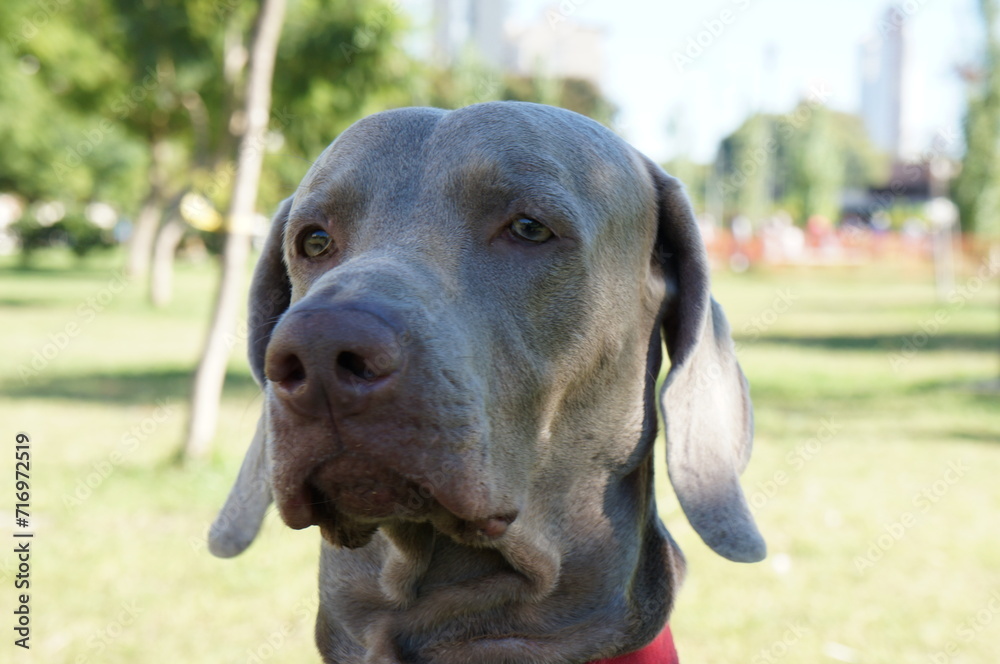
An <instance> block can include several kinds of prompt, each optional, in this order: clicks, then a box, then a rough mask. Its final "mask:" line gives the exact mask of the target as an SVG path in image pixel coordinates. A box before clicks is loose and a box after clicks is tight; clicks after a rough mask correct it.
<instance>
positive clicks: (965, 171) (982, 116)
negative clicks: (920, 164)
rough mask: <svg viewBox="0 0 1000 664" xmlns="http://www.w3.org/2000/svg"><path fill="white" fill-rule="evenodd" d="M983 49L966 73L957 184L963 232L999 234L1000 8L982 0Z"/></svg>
mask: <svg viewBox="0 0 1000 664" xmlns="http://www.w3.org/2000/svg"><path fill="white" fill-rule="evenodd" d="M979 5H980V11H981V12H982V17H983V23H984V26H985V33H986V34H985V48H984V53H983V61H982V64H981V66H980V67H974V68H969V69H967V70H966V71H965V79H966V81H968V83H969V101H968V107H967V109H966V114H965V122H964V132H965V145H966V148H965V156H964V157H963V158H962V171H961V173H960V174H959V176H958V178H957V181H956V182H955V188H954V194H955V202H956V203H957V205H958V209H959V219H960V221H961V225H962V230H963V231H966V232H970V233H981V234H985V235H989V236H992V237H997V236H1000V37H998V35H997V30H998V29H1000V24H998V19H1000V6H998V2H997V0H980V3H979Z"/></svg>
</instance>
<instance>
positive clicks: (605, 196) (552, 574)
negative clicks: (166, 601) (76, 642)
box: [210, 102, 765, 664]
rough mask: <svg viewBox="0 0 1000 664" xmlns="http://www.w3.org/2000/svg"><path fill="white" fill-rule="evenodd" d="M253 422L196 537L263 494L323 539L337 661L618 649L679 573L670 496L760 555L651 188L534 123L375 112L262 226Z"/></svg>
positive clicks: (229, 533) (737, 406)
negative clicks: (258, 403) (663, 492)
mask: <svg viewBox="0 0 1000 664" xmlns="http://www.w3.org/2000/svg"><path fill="white" fill-rule="evenodd" d="M249 326H250V352H249V354H250V364H251V367H252V369H253V373H254V376H255V377H256V379H257V381H258V382H259V383H260V384H261V386H262V387H263V391H264V397H265V405H264V414H263V416H262V417H261V423H260V425H259V427H258V432H257V435H256V436H255V438H254V440H253V443H252V444H251V446H250V449H249V451H248V452H247V456H246V459H245V460H244V462H243V466H242V468H241V470H240V473H239V477H238V478H237V480H236V484H235V486H234V488H233V490H232V493H231V494H230V496H229V499H228V500H227V502H226V505H225V507H224V508H223V510H222V512H221V514H220V515H219V518H218V519H217V520H216V522H215V523H214V524H213V526H212V530H211V533H210V545H211V550H212V551H213V553H215V554H216V555H219V556H223V557H228V556H233V555H236V554H238V553H240V552H241V551H243V550H244V549H245V548H246V547H247V546H248V545H249V544H250V542H251V541H252V540H253V538H254V537H255V536H256V533H257V530H258V528H259V526H260V523H261V520H262V519H263V517H264V514H265V512H266V511H267V509H268V506H269V505H270V503H271V501H272V496H273V500H275V501H276V502H277V506H278V510H279V512H280V514H281V518H282V519H283V520H284V521H285V523H286V524H288V526H290V527H292V528H296V529H298V528H306V527H308V526H312V525H317V526H319V529H320V532H321V533H322V536H323V539H324V540H325V541H324V543H323V545H322V561H321V572H320V588H319V595H320V608H319V616H318V619H317V625H316V637H317V643H318V646H319V649H320V651H321V653H322V656H323V658H324V660H325V661H326V662H336V663H338V664H360V663H362V662H364V663H366V664H373V663H376V662H378V663H399V664H402V663H406V664H470V663H474V664H536V663H537V664H541V663H544V664H560V663H570V662H591V661H595V660H600V659H602V658H614V657H617V656H619V655H623V654H625V653H631V652H633V651H636V650H640V649H642V648H643V647H644V646H645V645H646V644H648V643H649V642H650V641H652V640H653V639H654V637H656V636H657V635H658V634H659V633H660V632H661V630H662V629H663V628H664V625H665V623H666V621H667V617H668V615H669V614H670V611H671V607H672V605H673V599H674V595H675V594H676V592H677V589H678V587H679V586H680V584H681V581H682V578H683V576H684V559H683V557H682V555H681V553H680V551H679V549H678V548H677V546H676V544H675V543H674V542H673V540H672V539H671V537H670V535H669V534H668V533H667V531H666V529H665V528H664V526H663V524H662V523H661V521H660V519H659V517H658V516H657V512H656V503H655V500H654V485H653V445H654V441H655V439H656V436H657V417H656V407H655V405H654V403H655V400H656V395H655V394H654V392H655V381H656V378H657V376H658V375H659V372H660V365H661V360H662V346H663V345H664V344H665V346H666V349H667V353H668V355H669V359H670V371H669V372H668V374H667V376H666V379H665V380H664V383H663V387H662V389H661V390H660V392H659V403H660V407H661V409H662V416H663V422H664V429H665V435H666V445H667V464H668V470H669V474H670V479H671V482H672V483H673V487H674V490H675V491H676V494H677V497H678V499H679V500H680V504H681V506H682V508H683V510H684V513H685V514H686V516H687V518H688V520H689V521H690V523H691V525H692V526H693V527H694V529H695V530H696V531H697V532H698V534H699V535H700V536H701V538H702V539H703V540H704V541H705V542H706V543H707V544H708V545H709V546H710V547H711V548H712V549H714V550H715V551H716V552H717V553H719V554H721V555H722V556H725V557H726V558H729V559H731V560H734V561H742V562H753V561H758V560H761V559H762V558H763V557H764V555H765V545H764V542H763V539H762V538H761V536H760V534H759V532H758V530H757V528H756V526H755V524H754V522H753V518H752V516H751V514H750V511H749V509H748V507H747V503H746V500H745V498H744V496H743V492H742V490H741V488H740V485H739V481H738V478H739V475H740V473H741V472H742V471H743V469H744V467H745V466H746V463H747V461H748V459H749V456H750V448H751V441H752V438H753V433H752V429H753V416H752V410H751V404H750V399H749V395H748V387H747V383H746V379H745V378H744V377H743V374H742V372H741V370H740V367H739V365H738V364H737V361H736V358H735V356H734V349H733V343H732V340H731V338H730V332H729V326H728V324H727V322H726V319H725V317H724V315H723V313H722V310H721V309H720V308H719V306H718V304H716V302H715V301H714V300H713V299H712V297H711V295H710V293H709V272H708V265H707V261H706V254H705V250H704V247H703V245H702V241H701V238H700V236H699V232H698V227H697V225H696V222H695V219H694V217H693V215H692V212H691V208H690V205H689V203H688V201H687V198H686V196H685V194H684V192H683V189H682V187H681V185H680V184H679V183H678V181H677V180H675V179H673V178H672V177H670V176H668V175H667V174H666V173H664V172H663V171H662V170H661V169H660V168H659V167H657V166H656V165H654V164H653V163H652V162H651V161H649V160H648V159H647V158H645V157H643V156H642V155H640V154H639V153H638V152H637V151H636V150H635V149H634V148H632V147H630V146H629V145H627V144H626V143H624V142H623V141H622V140H621V139H619V138H618V137H616V136H615V135H614V134H612V133H611V132H610V131H608V130H607V129H605V128H603V127H602V126H600V125H599V124H597V123H595V122H593V121H591V120H589V119H587V118H584V117H583V116H580V115H577V114H575V113H572V112H569V111H565V110H562V109H557V108H552V107H548V106H542V105H536V104H527V103H516V102H494V103H486V104H477V105H474V106H469V107H467V108H463V109H460V110H457V111H450V112H449V111H443V110H439V109H430V108H407V109H399V110H393V111H387V112H383V113H378V114H376V115H373V116H370V117H368V118H365V119H363V120H361V121H359V122H357V123H356V124H354V125H353V126H352V127H350V128H349V129H348V130H347V131H345V132H344V133H343V134H342V135H341V136H340V137H339V138H338V139H337V140H336V141H334V142H333V144H332V145H330V147H329V148H327V149H326V151H325V152H324V153H323V154H322V155H321V156H320V157H319V159H318V160H317V161H316V163H315V164H314V165H313V167H312V168H311V169H310V170H309V172H308V173H307V174H306V176H305V178H304V179H303V181H302V184H301V186H300V187H299V188H298V190H297V191H296V193H295V195H294V196H293V197H292V198H290V199H288V200H286V201H285V202H284V203H283V204H282V205H281V208H280V209H279V211H278V213H277V215H276V216H275V218H274V222H273V226H272V229H271V232H270V236H269V237H268V239H267V242H266V245H265V247H264V253H263V255H262V256H261V258H260V262H259V264H258V266H257V269H256V273H255V274H254V279H253V286H252V290H251V294H250V320H249Z"/></svg>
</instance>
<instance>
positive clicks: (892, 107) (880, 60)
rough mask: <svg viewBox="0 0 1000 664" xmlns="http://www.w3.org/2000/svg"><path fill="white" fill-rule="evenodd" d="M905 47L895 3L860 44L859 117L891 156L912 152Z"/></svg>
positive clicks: (903, 23) (902, 19)
mask: <svg viewBox="0 0 1000 664" xmlns="http://www.w3.org/2000/svg"><path fill="white" fill-rule="evenodd" d="M908 48H909V45H908V42H907V31H906V14H905V13H904V11H903V10H902V9H900V8H898V7H890V8H889V9H887V10H886V12H885V14H884V15H883V17H882V18H881V19H880V20H879V22H878V25H877V27H876V30H875V31H874V32H873V33H872V34H871V35H870V36H869V37H868V38H866V39H865V40H864V41H863V42H862V44H861V117H862V118H863V120H864V123H865V127H866V128H867V130H868V135H869V137H870V138H871V139H872V142H873V143H874V144H875V145H876V147H878V148H879V149H881V150H883V151H885V152H886V153H888V154H889V155H891V156H892V157H893V158H894V159H901V158H906V157H908V156H911V155H912V153H913V152H914V149H913V143H912V141H913V131H912V127H911V124H912V123H910V122H909V118H910V117H911V109H908V107H907V101H908V97H909V93H910V92H911V91H910V90H909V88H910V85H911V78H912V77H911V75H910V74H911V72H910V71H909V66H908V65H909V59H908V57H907V49H908Z"/></svg>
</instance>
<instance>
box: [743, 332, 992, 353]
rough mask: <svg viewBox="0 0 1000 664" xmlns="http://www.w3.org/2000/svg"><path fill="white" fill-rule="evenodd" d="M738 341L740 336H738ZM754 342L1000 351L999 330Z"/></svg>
mask: <svg viewBox="0 0 1000 664" xmlns="http://www.w3.org/2000/svg"><path fill="white" fill-rule="evenodd" d="M737 341H739V339H737ZM752 343H753V344H755V345H763V344H768V345H775V346H802V347H805V348H822V349H825V350H860V351H884V352H899V351H901V350H902V349H904V348H912V347H915V348H917V349H918V352H919V351H923V350H931V351H935V350H964V351H984V352H989V351H1000V333H997V334H938V335H934V336H929V335H925V334H924V333H923V332H922V331H919V330H918V331H916V332H909V333H907V334H875V335H869V336H849V335H830V336H815V337H813V336H795V337H792V336H766V337H761V338H760V339H758V340H756V341H754V342H752Z"/></svg>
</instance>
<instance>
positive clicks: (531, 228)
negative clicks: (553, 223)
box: [510, 217, 553, 244]
mask: <svg viewBox="0 0 1000 664" xmlns="http://www.w3.org/2000/svg"><path fill="white" fill-rule="evenodd" d="M510 232H511V233H513V234H514V235H516V236H517V237H519V238H521V239H522V240H527V241H528V242H535V243H537V244H541V243H542V242H545V241H547V240H550V239H552V236H553V233H552V231H550V230H549V229H548V227H547V226H545V224H542V223H539V222H537V221H535V220H534V219H528V218H527V217H521V218H520V219H515V220H514V221H512V222H511V224H510Z"/></svg>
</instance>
